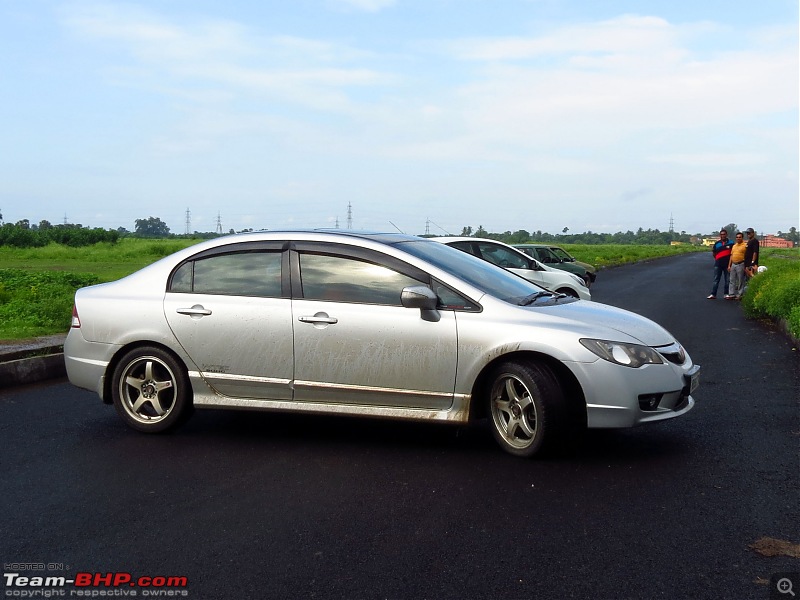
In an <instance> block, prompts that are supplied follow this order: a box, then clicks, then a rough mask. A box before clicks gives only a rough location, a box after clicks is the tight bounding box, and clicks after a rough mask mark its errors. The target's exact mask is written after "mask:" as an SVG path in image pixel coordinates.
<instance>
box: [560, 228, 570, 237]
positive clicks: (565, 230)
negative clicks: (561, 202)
mask: <svg viewBox="0 0 800 600" xmlns="http://www.w3.org/2000/svg"><path fill="white" fill-rule="evenodd" d="M568 231H569V227H564V229H562V230H561V233H563V234H564V235H566V234H567V232H568Z"/></svg>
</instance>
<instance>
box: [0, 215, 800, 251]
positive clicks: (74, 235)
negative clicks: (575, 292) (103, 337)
mask: <svg viewBox="0 0 800 600" xmlns="http://www.w3.org/2000/svg"><path fill="white" fill-rule="evenodd" d="M2 220H3V215H2V213H0V223H2ZM726 229H727V230H728V232H729V234H731V237H732V232H736V231H739V228H738V227H737V225H736V224H735V223H729V224H728V225H727V226H726ZM247 231H252V230H247ZM229 233H234V231H233V230H232V229H231V230H230V231H229ZM717 233H718V232H713V233H710V234H700V233H697V234H693V235H690V234H688V233H686V232H685V231H681V232H680V233H677V232H674V231H659V230H658V229H643V228H641V227H640V228H639V229H637V230H636V231H635V232H634V231H630V230H629V231H625V232H621V231H620V232H617V233H595V232H592V231H585V232H583V233H570V232H569V228H567V227H565V228H564V229H563V230H562V231H561V233H557V234H552V233H548V232H545V231H541V230H538V231H534V232H529V231H527V230H525V229H519V230H517V231H513V232H512V231H504V232H503V233H492V232H489V231H486V229H484V228H483V226H482V225H481V226H478V227H477V229H473V228H472V227H471V226H467V227H464V228H463V229H462V230H461V235H462V236H468V237H479V238H489V239H494V240H497V241H501V242H505V243H507V244H525V243H530V242H542V243H559V244H588V245H597V244H622V245H647V246H662V245H669V244H671V243H673V242H680V243H684V244H692V243H700V241H701V240H702V238H703V237H715V236H716V235H717ZM218 235H220V234H218V233H212V232H198V231H195V232H194V233H192V234H187V235H183V234H181V235H177V234H173V233H171V232H170V229H169V227H168V226H167V224H166V223H165V222H164V221H162V220H161V219H159V218H158V217H148V218H146V219H136V220H135V222H134V231H132V232H131V231H128V230H127V229H125V228H123V227H119V228H117V229H102V228H97V227H95V228H89V227H84V226H83V225H80V224H63V225H53V224H51V223H50V222H49V221H40V222H39V223H38V224H31V223H30V222H29V221H28V220H27V219H23V220H21V221H17V222H16V223H13V224H12V223H5V224H2V225H0V246H13V247H17V248H36V247H41V246H46V245H47V244H50V243H57V244H63V245H65V246H73V247H77V246H90V245H93V244H97V243H99V242H108V243H112V244H115V243H117V241H119V239H120V238H124V237H137V238H154V239H164V238H186V237H188V238H200V239H207V238H213V237H217V236H218ZM777 235H778V237H782V238H784V239H787V240H791V241H792V242H794V243H795V245H797V244H800V233H798V231H797V228H796V227H791V228H790V229H789V231H788V232H787V233H782V232H780V231H779V232H778V234H777Z"/></svg>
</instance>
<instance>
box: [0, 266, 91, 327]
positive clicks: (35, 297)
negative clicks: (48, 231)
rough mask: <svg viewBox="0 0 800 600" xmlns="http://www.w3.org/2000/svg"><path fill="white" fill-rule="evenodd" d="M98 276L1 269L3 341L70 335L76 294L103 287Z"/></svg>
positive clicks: (0, 297)
mask: <svg viewBox="0 0 800 600" xmlns="http://www.w3.org/2000/svg"><path fill="white" fill-rule="evenodd" d="M99 282H100V279H99V278H98V277H97V276H95V275H88V274H76V273H66V272H63V271H34V272H32V271H25V270H23V269H0V322H2V324H3V331H4V333H5V334H6V335H4V336H3V337H8V338H10V339H13V338H24V337H33V336H37V335H47V334H52V333H53V332H58V331H63V332H66V331H67V330H68V329H69V326H70V320H71V318H72V301H73V296H74V295H75V290H77V289H78V288H80V287H84V286H87V285H93V284H95V283H99Z"/></svg>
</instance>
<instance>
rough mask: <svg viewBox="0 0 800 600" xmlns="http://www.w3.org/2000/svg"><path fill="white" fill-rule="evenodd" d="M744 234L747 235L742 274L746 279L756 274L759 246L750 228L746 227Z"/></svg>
mask: <svg viewBox="0 0 800 600" xmlns="http://www.w3.org/2000/svg"><path fill="white" fill-rule="evenodd" d="M745 233H747V250H746V251H745V253H744V273H745V276H746V277H748V278H750V277H752V276H753V275H755V274H756V273H757V272H758V251H759V249H760V244H759V243H758V239H757V238H756V232H755V231H753V228H752V227H748V228H747V230H746V231H745Z"/></svg>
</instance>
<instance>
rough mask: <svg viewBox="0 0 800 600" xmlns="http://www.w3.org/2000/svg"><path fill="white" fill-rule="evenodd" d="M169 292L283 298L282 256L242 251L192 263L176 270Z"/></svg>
mask: <svg viewBox="0 0 800 600" xmlns="http://www.w3.org/2000/svg"><path fill="white" fill-rule="evenodd" d="M169 291H171V292H183V293H194V294H219V295H225V296H260V297H269V298H279V297H280V296H281V253H280V252H241V253H234V254H219V255H216V256H209V257H207V258H200V259H197V260H192V261H189V262H187V263H185V264H183V265H181V267H180V268H178V270H176V271H175V273H174V274H173V276H172V280H171V282H170V288H169Z"/></svg>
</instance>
